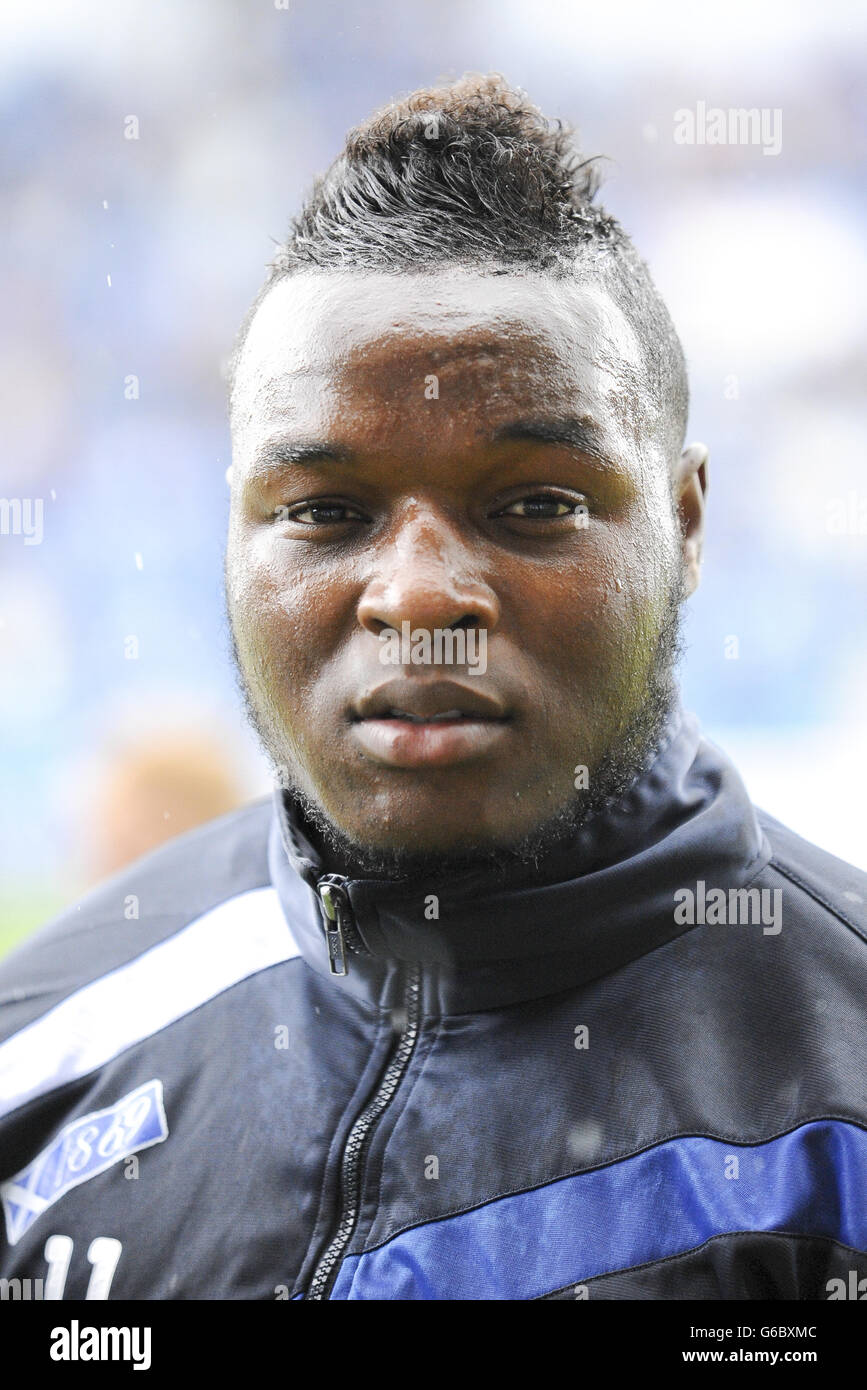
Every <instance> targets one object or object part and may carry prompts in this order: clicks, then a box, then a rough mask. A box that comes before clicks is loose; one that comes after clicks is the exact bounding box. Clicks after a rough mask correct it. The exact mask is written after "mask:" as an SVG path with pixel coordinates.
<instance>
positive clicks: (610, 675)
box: [0, 77, 867, 1300]
mask: <svg viewBox="0 0 867 1390" xmlns="http://www.w3.org/2000/svg"><path fill="white" fill-rule="evenodd" d="M595 192H596V188H595V180H594V176H593V173H592V170H590V169H589V168H588V167H587V166H586V165H584V164H582V163H581V162H580V160H579V158H578V157H577V155H575V154H574V152H573V151H572V148H571V145H570V142H569V137H568V135H567V134H566V133H565V132H564V131H563V130H562V129H561V128H560V127H559V126H551V125H549V123H547V122H546V121H545V120H544V118H542V117H541V116H540V114H539V112H538V111H537V110H536V109H535V108H534V107H532V106H531V105H529V104H528V103H527V102H526V101H525V99H524V98H523V96H522V95H521V94H520V93H516V92H513V91H511V90H510V89H509V88H508V87H506V86H505V84H503V83H502V81H501V80H500V79H498V78H495V77H489V78H465V79H464V80H462V81H461V82H459V83H456V84H454V85H452V86H450V87H446V88H443V89H437V90H431V91H424V92H419V93H416V94H415V95H414V96H412V97H411V98H409V99H408V100H407V101H405V102H402V103H400V104H394V105H391V106H389V107H388V108H386V109H385V111H384V112H382V113H380V114H379V115H377V116H376V117H374V118H373V119H371V120H370V121H369V122H368V123H367V124H366V125H364V126H362V127H361V128H360V129H358V130H356V131H354V132H353V133H352V134H351V135H350V136H349V139H348V142H347V145H346V148H345V150H344V152H343V154H342V155H341V156H340V158H339V159H338V160H337V162H336V163H335V164H334V165H333V166H332V168H331V170H330V171H329V172H328V174H327V175H326V176H325V178H324V179H323V180H322V181H321V182H320V183H319V184H318V185H317V186H316V188H315V189H314V192H313V194H312V197H311V199H310V201H309V202H308V204H307V206H306V207H305V209H304V210H303V211H302V213H301V215H300V216H299V217H298V218H297V219H296V221H295V222H294V223H293V226H292V228H291V231H290V235H289V238H288V241H287V243H286V245H285V247H284V248H283V249H282V250H281V252H280V253H279V255H278V256H277V258H276V260H275V261H274V263H273V265H272V267H271V271H270V274H269V277H268V280H267V282H266V285H265V287H264V288H263V290H262V292H261V293H260V295H259V297H258V299H257V301H256V303H255V304H254V306H253V308H252V310H251V312H250V314H249V315H248V316H247V319H246V321H245V324H244V325H243V328H242V332H241V335H240V338H239V342H238V345H237V349H236V353H235V356H234V359H233V364H232V381H231V423H232V433H233V466H232V475H231V490H232V508H231V522H230V535H229V543H228V551H227V566H226V570H227V598H228V609H229V615H230V620H231V627H232V632H233V636H234V642H235V649H236V653H237V659H238V665H239V669H240V673H241V678H242V682H243V685H244V689H245V694H246V698H247V703H248V708H249V711H250V715H251V718H252V720H253V721H254V724H255V726H256V728H257V730H258V732H259V734H260V736H261V739H262V743H263V745H264V747H265V749H266V750H267V752H268V754H269V756H270V758H271V760H272V762H273V765H274V768H275V774H276V780H277V783H278V789H277V791H276V794H275V798H274V801H273V804H270V803H267V804H260V805H255V806H252V807H249V808H247V809H245V810H244V811H242V812H239V813H237V814H233V815H230V816H228V817H226V818H224V819H222V820H221V821H218V822H216V823H215V824H212V825H209V826H208V827H206V828H205V829H203V830H200V831H197V832H195V833H193V834H192V835H189V836H187V837H184V838H182V839H180V840H177V841H175V842H174V843H173V844H172V845H171V846H169V847H168V848H164V849H161V850H160V851H158V852H157V853H155V854H154V855H152V856H150V857H149V858H148V859H146V860H144V861H142V862H140V863H139V864H137V865H136V866H135V867H134V868H132V869H130V870H128V871H127V872H126V873H124V874H123V875H121V876H120V877H117V878H115V879H114V880H112V881H111V882H109V883H108V884H107V885H105V886H104V887H103V888H101V889H100V890H98V891H97V892H96V893H94V894H92V895H91V896H90V897H89V898H88V899H87V900H86V901H85V902H83V903H80V904H79V905H78V906H77V907H75V908H74V909H73V910H72V911H71V912H69V913H68V914H66V916H64V917H63V918H61V920H60V921H59V922H58V923H56V924H54V925H53V926H51V927H49V928H48V929H46V930H45V931H44V932H43V933H41V934H40V935H38V936H37V937H36V938H35V939H34V940H33V941H31V942H30V943H28V944H27V945H26V946H25V947H24V948H23V949H22V950H20V951H19V952H18V953H17V955H15V956H14V957H13V958H12V959H11V960H9V961H8V962H7V963H6V965H5V967H4V969H3V972H2V981H3V999H4V1005H5V1007H4V1009H3V1014H2V1017H3V1020H4V1023H3V1038H4V1039H5V1041H3V1043H2V1045H0V1077H2V1110H3V1115H4V1120H3V1138H2V1149H0V1151H2V1165H3V1168H2V1172H0V1179H2V1180H3V1182H2V1198H3V1206H4V1212H5V1223H6V1231H5V1240H6V1243H5V1246H4V1247H3V1252H2V1264H0V1268H2V1273H3V1275H4V1276H6V1277H19V1278H22V1279H23V1278H28V1277H29V1278H31V1279H35V1278H39V1277H43V1278H45V1279H46V1280H47V1288H48V1289H50V1295H49V1294H47V1295H46V1296H52V1297H66V1298H82V1297H90V1298H105V1297H111V1298H151V1299H173V1298H219V1299H263V1298H275V1297H276V1298H292V1299H316V1300H319V1299H329V1298H330V1299H378V1298H384V1299H546V1298H550V1299H560V1298H570V1299H571V1298H576V1297H577V1298H590V1299H630V1298H640V1299H644V1298H659V1299H692V1298H718V1299H767V1298H809V1299H826V1298H829V1297H836V1296H838V1288H839V1287H845V1289H847V1290H848V1288H849V1287H850V1282H849V1281H850V1280H851V1278H852V1277H854V1278H855V1281H856V1286H857V1281H858V1280H859V1279H861V1278H863V1277H865V1276H867V1253H865V1251H867V1203H865V1200H864V1197H863V1192H864V1179H865V1176H867V1137H865V1133H864V1128H865V1124H867V1087H865V1080H864V1078H865V1075H867V1072H865V1057H864V1052H865V1044H864V1029H863V997H864V994H863V989H864V966H865V960H867V953H865V949H864V936H863V933H864V924H865V913H864V903H865V898H867V884H865V876H864V875H863V874H861V873H859V872H858V871H856V870H855V869H853V868H850V867H849V866H848V865H846V864H843V863H841V862H840V861H839V860H837V859H835V858H833V857H831V856H829V855H828V854H825V853H823V852H822V851H820V850H818V849H816V848H814V847H813V846H811V845H809V844H806V843H805V842H804V841H803V840H800V839H799V838H798V837H797V836H795V835H793V834H792V833H791V832H790V831H788V830H786V829H785V828H784V827H783V826H781V825H779V824H778V823H777V822H775V821H773V820H771V819H770V818H769V817H767V816H765V815H762V814H760V813H758V812H757V811H756V810H755V809H754V808H753V807H752V805H751V804H750V801H749V799H748V797H747V795H746V792H745V790H744V787H743V785H742V783H741V781H740V779H739V777H738V774H737V772H736V771H735V769H734V768H733V767H732V766H731V764H730V763H729V761H728V760H727V759H726V757H725V756H724V754H723V753H721V752H720V751H719V750H718V749H716V748H714V747H713V746H712V745H710V744H709V743H707V742H706V741H705V740H704V739H703V738H702V737H701V735H700V732H699V729H698V726H697V723H696V721H695V719H694V718H693V717H692V716H690V715H688V714H686V713H685V712H684V711H683V710H682V709H681V706H680V703H679V700H678V697H677V687H676V682H675V677H674V670H675V663H676V657H677V653H678V632H679V618H680V613H681V609H682V604H683V602H684V601H685V599H686V598H687V597H688V596H689V595H690V594H691V593H692V591H693V589H694V588H695V586H696V584H697V582H698V574H699V565H700V559H701V543H702V522H703V513H704V501H705V490H706V482H707V471H706V461H707V451H706V450H705V448H704V447H703V446H702V445H700V444H690V445H689V446H688V447H686V448H684V447H683V445H684V429H685V422H686V412H687V383H686V376H685V369H684V362H683V357H682V353H681V350H680V346H679V344H678V340H677V336H676V334H675V332H674V329H673V327H672V325H671V323H670V321H669V318H668V315H667V312H666V310H665V307H664V306H663V304H662V302H661V300H660V299H659V296H658V295H657V293H656V291H655V289H654V287H653V285H652V282H651V280H650V277H649V274H648V272H647V269H646V267H645V266H644V265H643V263H642V262H641V260H640V259H639V258H638V256H637V255H636V253H635V251H634V250H633V248H632V247H631V244H630V242H629V241H628V239H627V238H626V236H625V234H624V233H623V231H622V230H621V228H620V227H619V226H618V225H617V223H616V222H615V221H614V220H613V219H612V218H611V217H609V216H607V215H606V214H605V213H604V212H603V211H602V210H601V209H600V208H599V207H598V206H597V205H596V204H595V202H594V201H593V199H594V195H595ZM865 1287H867V1286H865ZM840 1296H846V1295H845V1294H844V1295H840Z"/></svg>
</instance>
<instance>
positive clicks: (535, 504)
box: [497, 492, 587, 521]
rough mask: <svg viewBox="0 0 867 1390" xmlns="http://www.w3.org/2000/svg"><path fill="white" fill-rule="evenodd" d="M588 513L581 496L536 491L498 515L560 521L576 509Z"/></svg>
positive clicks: (512, 503)
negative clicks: (571, 496) (574, 496)
mask: <svg viewBox="0 0 867 1390" xmlns="http://www.w3.org/2000/svg"><path fill="white" fill-rule="evenodd" d="M579 509H580V512H581V513H582V514H586V511H587V508H586V505H585V504H584V503H583V502H582V501H581V500H580V499H579V498H574V499H573V498H566V497H561V496H559V495H558V494H556V493H553V492H534V493H532V494H531V495H529V496H527V497H519V498H518V499H517V500H516V501H514V502H510V503H509V505H508V506H507V507H503V509H502V511H499V512H497V516H517V517H521V518H522V520H527V521H559V520H560V518H561V517H564V516H574V515H575V512H576V510H579Z"/></svg>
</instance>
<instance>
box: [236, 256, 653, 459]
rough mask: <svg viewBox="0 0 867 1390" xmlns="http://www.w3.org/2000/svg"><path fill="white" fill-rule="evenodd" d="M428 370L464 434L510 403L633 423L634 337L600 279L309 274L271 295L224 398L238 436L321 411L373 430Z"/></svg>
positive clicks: (462, 272) (640, 373) (398, 408)
mask: <svg viewBox="0 0 867 1390" xmlns="http://www.w3.org/2000/svg"><path fill="white" fill-rule="evenodd" d="M431 375H433V376H435V377H436V388H435V389H436V391H437V398H438V399H439V400H440V401H441V403H444V404H446V405H451V407H452V410H451V413H452V414H453V415H454V414H457V415H460V416H462V417H463V418H465V420H466V422H467V425H468V426H469V427H470V428H474V427H476V426H478V427H483V426H484V424H485V423H491V422H493V423H494V424H496V422H497V418H498V417H499V416H505V415H509V414H512V413H513V412H514V410H515V409H516V408H517V409H519V410H521V411H524V412H525V413H526V411H527V410H531V411H532V412H534V413H536V414H539V413H541V414H544V413H546V412H548V411H551V410H563V409H565V408H568V409H570V410H572V411H577V412H578V413H580V414H582V415H588V416H591V417H593V418H595V419H596V420H597V421H598V423H599V424H600V426H601V427H603V428H605V427H606V426H607V427H609V428H612V429H614V430H621V431H622V430H623V429H624V428H627V429H631V428H633V427H634V423H635V420H636V419H637V418H638V416H643V415H644V414H645V411H644V410H643V409H642V410H636V406H637V405H638V400H637V398H638V397H640V396H642V395H646V393H647V381H646V372H645V369H644V365H643V358H642V349H641V345H640V343H639V341H638V338H637V335H636V333H635V331H634V329H633V328H632V326H631V324H630V323H629V321H628V320H627V319H626V317H625V316H624V314H623V313H622V312H621V310H620V309H619V308H618V306H617V305H616V304H615V303H614V301H613V300H612V299H611V297H610V296H609V295H608V294H607V293H606V292H605V291H604V290H603V289H602V288H601V287H600V286H599V285H598V284H596V283H587V282H580V281H576V280H573V279H565V278H563V279H559V278H557V279H555V278H554V277H552V276H550V275H544V274H540V273H537V272H530V273H520V274H519V273H509V274H504V275H502V274H492V273H490V272H489V273H480V272H477V271H470V270H466V269H463V268H457V267H456V268H446V269H442V270H438V271H436V272H429V271H426V272H412V273H395V274H387V273H380V272H336V271H320V270H314V271H309V272H306V271H305V272H301V273H296V274H294V275H292V276H288V277H286V278H285V279H283V280H280V281H278V282H277V284H276V285H275V286H274V287H273V288H272V289H271V290H270V291H269V292H268V294H267V295H266V296H265V298H264V300H263V301H262V303H261V304H260V306H259V308H258V310H257V311H256V314H255V315H254V317H253V320H252V323H251V324H250V328H249V331H248V334H247V338H246V341H245V344H244V347H243V350H242V352H241V356H240V360H239V362H238V366H237V371H236V377H235V388H234V393H233V399H232V426H233V434H234V435H235V441H236V444H237V445H239V446H240V447H241V448H242V449H245V448H246V446H247V445H250V446H253V447H254V446H255V444H256V442H257V440H258V438H259V437H260V436H261V435H262V433H263V432H267V431H268V429H269V428H270V427H273V425H274V424H275V423H276V422H282V423H290V422H291V421H292V419H295V420H296V421H297V422H298V423H299V424H303V423H304V422H305V421H307V422H309V423H310V424H311V425H312V424H313V421H314V419H316V420H319V419H321V418H322V417H332V418H340V419H342V420H343V421H344V422H347V421H348V417H349V416H350V415H351V416H352V417H353V418H354V419H355V420H356V423H357V422H358V420H359V419H360V418H365V419H366V420H367V421H368V423H369V425H370V426H371V428H375V427H376V424H377V422H379V424H380V425H381V424H382V417H383V415H391V416H392V417H394V418H398V417H400V418H406V416H407V414H408V413H410V414H411V413H413V412H414V411H417V410H418V409H419V405H420V403H423V402H424V400H425V386H426V384H428V383H429V378H430V377H431Z"/></svg>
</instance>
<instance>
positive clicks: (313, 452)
mask: <svg viewBox="0 0 867 1390" xmlns="http://www.w3.org/2000/svg"><path fill="white" fill-rule="evenodd" d="M354 458H355V455H354V454H353V453H352V450H351V449H344V448H343V446H342V445H340V444H330V443H325V442H320V441H318V440H316V441H315V442H314V443H312V444H303V443H299V442H298V440H296V439H294V438H293V437H292V436H291V435H286V436H285V437H284V438H281V439H272V440H270V441H269V442H268V443H267V444H264V445H263V446H262V448H261V449H259V450H257V452H256V457H255V461H254V468H255V470H256V472H257V473H258V472H260V471H261V472H265V471H268V470H269V469H272V468H279V467H280V466H281V465H283V464H293V463H294V464H299V465H300V466H302V467H303V466H304V465H305V464H307V465H308V466H309V465H313V464H317V463H352V462H353V461H354Z"/></svg>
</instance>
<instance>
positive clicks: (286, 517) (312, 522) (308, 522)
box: [274, 499, 364, 526]
mask: <svg viewBox="0 0 867 1390" xmlns="http://www.w3.org/2000/svg"><path fill="white" fill-rule="evenodd" d="M274 516H275V518H276V519H277V520H278V521H283V522H286V521H298V522H300V523H301V525H302V526H334V525H336V524H337V525H339V524H340V523H341V522H346V521H364V517H363V516H362V515H361V513H360V512H359V511H356V509H355V508H354V507H349V506H347V505H346V504H345V503H344V502H330V501H328V500H327V499H325V500H323V501H319V502H301V503H298V504H296V505H295V506H294V507H287V506H280V507H277V508H276V509H275V512H274Z"/></svg>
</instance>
